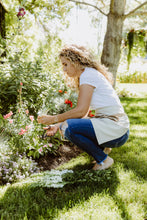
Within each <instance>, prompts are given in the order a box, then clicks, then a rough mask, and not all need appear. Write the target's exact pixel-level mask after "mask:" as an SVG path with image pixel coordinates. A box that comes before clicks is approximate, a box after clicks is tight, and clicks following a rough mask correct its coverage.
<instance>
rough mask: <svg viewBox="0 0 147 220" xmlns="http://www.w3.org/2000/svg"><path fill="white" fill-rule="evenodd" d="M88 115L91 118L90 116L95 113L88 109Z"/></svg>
mask: <svg viewBox="0 0 147 220" xmlns="http://www.w3.org/2000/svg"><path fill="white" fill-rule="evenodd" d="M88 116H89V117H90V118H92V117H94V116H95V115H94V114H92V111H91V110H90V111H89V113H88Z"/></svg>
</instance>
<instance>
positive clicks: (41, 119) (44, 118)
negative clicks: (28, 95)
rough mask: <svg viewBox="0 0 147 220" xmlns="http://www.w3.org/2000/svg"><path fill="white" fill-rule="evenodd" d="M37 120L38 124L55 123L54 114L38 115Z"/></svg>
mask: <svg viewBox="0 0 147 220" xmlns="http://www.w3.org/2000/svg"><path fill="white" fill-rule="evenodd" d="M37 121H38V123H39V124H44V125H50V124H54V123H55V116H52V115H42V116H38V118H37Z"/></svg>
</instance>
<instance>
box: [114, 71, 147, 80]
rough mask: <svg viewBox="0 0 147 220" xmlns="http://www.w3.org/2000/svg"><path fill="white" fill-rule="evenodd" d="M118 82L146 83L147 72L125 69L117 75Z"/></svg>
mask: <svg viewBox="0 0 147 220" xmlns="http://www.w3.org/2000/svg"><path fill="white" fill-rule="evenodd" d="M117 80H118V81H119V82H120V83H147V72H138V71H135V72H129V71H125V72H123V73H119V74H118V75H117Z"/></svg>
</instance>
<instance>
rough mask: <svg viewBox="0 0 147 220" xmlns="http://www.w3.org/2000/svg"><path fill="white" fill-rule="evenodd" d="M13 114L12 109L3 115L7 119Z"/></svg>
mask: <svg viewBox="0 0 147 220" xmlns="http://www.w3.org/2000/svg"><path fill="white" fill-rule="evenodd" d="M11 115H13V112H12V111H10V112H9V113H8V114H6V115H4V116H3V117H4V119H7V118H10V117H11Z"/></svg>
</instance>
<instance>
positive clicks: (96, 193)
mask: <svg viewBox="0 0 147 220" xmlns="http://www.w3.org/2000/svg"><path fill="white" fill-rule="evenodd" d="M140 90H141V87H140ZM146 97H147V96H146V95H145V96H143V97H139V98H122V100H121V101H122V103H123V106H124V108H125V110H126V112H127V113H128V116H129V118H130V123H131V127H130V138H129V140H128V142H127V143H126V144H125V145H124V146H122V147H120V148H116V149H113V151H112V153H111V157H113V158H114V161H115V163H114V165H113V167H112V168H110V169H109V170H106V171H91V167H92V160H91V159H92V158H90V157H89V156H88V155H87V154H86V153H85V154H81V155H79V156H78V157H77V158H74V159H72V160H71V161H69V162H68V163H66V164H64V165H62V166H60V167H59V168H58V170H59V172H61V171H60V170H63V169H70V170H73V171H74V172H73V173H69V174H68V175H67V176H66V175H65V177H64V178H63V180H64V183H65V185H64V186H63V187H58V186H59V185H58V182H59V180H57V179H56V181H57V184H56V186H57V187H58V188H57V187H55V185H54V186H53V185H52V186H49V184H46V183H47V182H49V175H48V174H46V177H43V178H44V179H43V178H42V179H41V178H40V177H39V175H38V176H36V177H34V178H32V179H31V178H29V179H27V180H24V181H22V182H19V183H15V184H12V185H8V186H3V187H2V186H1V187H0V216H1V219H3V220H13V219H14V220H15V219H16V220H19V219H20V220H27V219H29V220H43V219H45V220H46V219H56V220H120V219H122V220H145V219H147V159H146V155H147V99H146ZM60 182H61V183H62V180H60Z"/></svg>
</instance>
